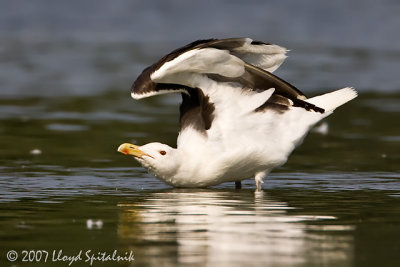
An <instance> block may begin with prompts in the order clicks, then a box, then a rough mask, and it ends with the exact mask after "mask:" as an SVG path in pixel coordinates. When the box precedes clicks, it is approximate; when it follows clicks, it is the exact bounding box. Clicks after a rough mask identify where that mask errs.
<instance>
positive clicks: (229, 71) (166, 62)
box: [131, 38, 303, 99]
mask: <svg viewBox="0 0 400 267" xmlns="http://www.w3.org/2000/svg"><path fill="white" fill-rule="evenodd" d="M286 52H287V50H286V49H285V48H282V47H280V46H277V45H272V44H267V43H263V42H258V41H253V40H251V39H249V38H230V39H222V40H218V39H209V40H199V41H195V42H193V43H190V44H188V45H186V46H184V47H181V48H178V49H176V50H174V51H172V52H171V53H169V54H168V55H166V56H164V57H163V58H161V59H160V60H159V61H158V62H156V63H155V64H153V65H152V66H150V67H148V68H146V69H145V70H144V71H143V73H142V74H141V75H140V76H139V77H138V78H137V80H136V81H135V82H134V84H133V85H132V88H131V93H132V97H133V98H135V99H139V98H144V97H148V96H152V95H156V94H162V93H170V92H177V91H178V92H186V90H185V87H182V86H179V85H185V86H189V87H193V85H192V84H190V83H189V82H190V81H191V79H187V76H188V75H189V74H216V75H220V76H221V77H226V78H239V77H241V76H242V75H245V76H247V78H246V79H245V80H247V81H248V82H250V81H251V78H252V77H253V76H256V77H260V76H263V75H262V73H258V75H254V74H253V72H254V71H253V72H252V71H251V70H248V69H249V68H248V66H246V67H245V64H246V63H247V64H249V65H252V66H255V67H257V68H260V70H264V71H265V72H264V74H265V77H264V78H261V79H265V80H271V81H273V80H276V77H275V76H273V75H269V74H270V72H273V71H274V70H276V69H277V68H278V67H279V66H280V65H281V64H282V62H283V61H284V60H285V58H286ZM178 74H179V75H178ZM184 74H186V75H184ZM245 80H243V81H245ZM258 80H259V79H258ZM278 80H280V79H278ZM270 84H271V83H270ZM272 84H274V83H272ZM247 85H249V86H247ZM245 86H246V87H251V84H246V85H245ZM285 87H286V91H292V94H293V95H294V96H299V95H303V94H302V93H301V92H300V91H298V90H297V89H295V88H294V87H293V86H291V85H289V84H285ZM269 88H270V87H269ZM269 88H266V89H269ZM289 88H290V89H289ZM257 89H258V90H260V89H263V88H257ZM277 91H279V89H277Z"/></svg>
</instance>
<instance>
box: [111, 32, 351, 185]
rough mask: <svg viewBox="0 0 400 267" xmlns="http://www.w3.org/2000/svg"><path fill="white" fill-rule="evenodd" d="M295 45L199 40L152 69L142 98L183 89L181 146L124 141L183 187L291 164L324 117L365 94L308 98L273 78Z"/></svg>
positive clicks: (127, 150)
mask: <svg viewBox="0 0 400 267" xmlns="http://www.w3.org/2000/svg"><path fill="white" fill-rule="evenodd" d="M286 52H287V50H286V49H285V48H282V47H280V46H277V45H273V44H267V43H263V42H259V41H253V40H251V39H249V38H231V39H221V40H219V39H209V40H199V41H195V42H193V43H190V44H188V45H186V46H184V47H182V48H179V49H177V50H175V51H173V52H171V53H170V54H168V55H166V56H164V57H163V58H161V59H160V60H159V61H158V62H157V63H155V64H153V65H151V66H150V67H148V68H146V69H145V70H144V71H143V72H142V74H141V75H140V76H139V77H138V78H137V80H136V81H135V82H134V84H133V86H132V89H131V93H132V97H133V98H135V99H140V98H144V97H149V96H153V95H158V94H164V93H174V92H179V93H181V95H182V104H181V106H180V128H181V129H180V133H179V136H178V140H177V148H172V147H170V146H167V145H164V144H160V143H150V144H147V145H144V146H140V147H138V146H136V145H132V144H128V143H125V144H122V145H121V146H120V147H119V148H118V151H120V152H122V153H124V154H128V155H133V156H134V157H135V158H136V159H137V160H138V161H139V162H140V163H141V164H142V165H143V166H144V167H146V168H147V169H148V170H149V171H150V172H151V173H153V174H154V175H155V176H157V177H158V178H160V179H161V180H163V181H165V182H167V183H168V184H171V185H173V186H176V187H207V186H212V185H217V184H220V183H223V182H229V181H235V182H239V181H241V180H243V179H248V178H251V177H255V181H256V185H257V190H260V189H261V184H262V182H263V179H264V178H265V177H266V175H267V174H268V173H269V172H270V171H271V170H272V169H273V168H275V167H278V166H281V165H282V164H284V163H285V162H286V160H287V158H288V156H289V154H290V153H291V152H292V151H293V149H294V148H295V147H296V146H298V145H299V144H300V143H301V142H302V140H303V139H304V137H305V135H306V134H307V132H308V131H309V130H310V128H311V127H312V126H314V125H315V124H316V123H317V122H319V121H320V120H322V119H323V118H325V117H326V116H328V115H330V114H331V113H332V112H333V110H334V109H335V108H337V107H339V106H341V105H342V104H344V103H346V102H348V101H350V100H351V99H353V98H355V97H356V96H357V93H356V91H355V90H354V89H352V88H349V87H347V88H343V89H340V90H337V91H334V92H331V93H328V94H324V95H321V96H317V97H313V98H307V97H306V96H305V95H304V94H303V93H302V92H300V91H299V90H298V89H297V88H295V87H294V86H292V85H290V84H289V83H287V82H285V81H284V80H282V79H280V78H278V77H277V76H275V75H273V74H272V72H273V71H274V70H276V69H277V68H278V67H279V66H280V65H281V64H282V62H283V61H284V60H285V58H286Z"/></svg>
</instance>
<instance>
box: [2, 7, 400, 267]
mask: <svg viewBox="0 0 400 267" xmlns="http://www.w3.org/2000/svg"><path fill="white" fill-rule="evenodd" d="M23 2H24V1H13V4H10V6H9V7H8V8H9V11H7V12H6V11H4V10H7V9H2V11H0V14H2V16H1V17H2V18H1V19H0V22H1V24H0V25H1V26H0V35H1V37H2V42H1V43H0V68H1V71H0V155H1V157H0V265H1V266H28V265H35V266H39V265H40V266H68V264H69V261H68V260H64V261H63V260H62V257H61V258H59V259H58V260H57V258H56V259H51V258H50V259H48V261H47V262H44V261H43V260H42V261H41V263H35V264H31V263H29V262H23V261H22V256H23V254H22V253H23V252H22V251H23V250H27V251H30V250H35V251H38V250H40V251H42V250H43V251H47V252H49V253H50V254H51V253H53V252H54V251H55V252H56V253H58V252H60V251H62V253H63V254H62V255H69V256H73V255H78V254H79V252H80V251H82V253H83V254H82V259H81V260H77V261H76V262H73V263H72V264H71V266H90V262H85V259H86V258H85V255H84V253H85V252H87V251H91V253H94V254H96V253H97V254H96V255H98V253H103V252H106V253H108V254H112V253H113V252H114V251H115V250H116V251H117V252H118V253H119V254H121V255H126V253H128V254H129V252H131V251H132V253H133V254H134V260H132V261H120V262H115V261H107V262H101V261H96V262H95V263H94V264H93V266H398V265H399V262H400V256H399V255H400V241H399V240H400V153H399V151H400V126H399V121H400V120H399V118H400V93H399V92H400V82H399V79H398V70H399V67H400V50H398V46H397V44H400V39H399V35H398V34H394V33H397V32H396V31H397V30H398V25H399V24H398V23H397V22H398V12H397V11H398V9H399V5H398V4H397V3H394V2H391V1H389V0H388V1H383V2H384V5H380V6H379V8H378V7H377V6H376V5H375V6H374V4H373V3H372V2H373V1H366V2H368V3H369V2H371V3H369V4H370V5H367V4H362V3H361V2H360V1H354V2H355V3H358V6H357V5H355V4H354V5H355V6H353V5H348V4H344V2H346V1H338V6H337V7H336V6H335V5H333V4H329V5H328V4H317V2H313V1H305V2H307V4H313V5H308V6H309V7H310V6H312V7H313V8H306V7H307V6H299V5H297V6H296V7H295V8H296V10H297V11H298V12H297V13H296V14H292V13H293V12H292V13H290V14H291V16H293V18H294V19H296V21H297V23H295V24H296V25H294V24H293V23H289V22H286V21H285V20H282V19H281V18H282V17H287V13H286V11H287V10H292V9H290V8H289V7H291V6H288V5H287V4H284V3H282V4H271V6H268V5H266V4H265V3H264V1H255V2H254V3H252V5H244V4H240V3H233V4H231V5H228V4H227V3H225V1H221V2H220V3H218V4H214V5H213V9H210V12H209V21H208V22H207V23H208V24H207V23H205V25H203V24H201V23H199V21H200V18H203V17H201V16H200V15H198V13H196V12H193V11H191V7H190V6H189V5H184V4H183V3H182V2H180V1H170V2H168V4H165V5H163V6H161V7H160V6H158V5H156V4H155V2H157V1H149V2H146V3H147V4H138V3H136V2H134V1H133V2H132V3H135V4H129V3H128V2H129V1H123V0H119V1H115V4H114V5H107V4H101V5H97V2H96V5H95V4H93V5H92V4H90V1H88V2H87V3H89V4H85V5H83V4H82V5H79V4H78V2H79V3H80V1H70V2H68V4H66V3H67V2H65V3H64V4H63V5H62V6H57V5H53V4H51V3H50V2H52V1H50V2H49V1H44V0H42V1H38V3H39V4H37V5H32V4H29V1H26V3H25V4H24V5H23V4H22V3H23ZM342 2H343V3H342ZM157 3H158V2H157ZM318 3H319V2H318ZM346 3H347V2H346ZM153 4H154V6H153ZM208 4H209V3H208ZM343 5H344V6H345V7H347V8H349V9H343V8H342V9H340V8H339V7H341V6H343ZM178 7H179V8H178ZM196 7H197V9H196V10H198V12H205V11H206V10H205V9H206V8H205V7H200V6H199V5H196ZM267 7H268V8H267ZM355 7H357V10H358V11H359V12H358V13H357V12H356V13H352V14H351V16H350V15H349V14H347V12H345V11H344V10H352V8H355ZM225 9H226V10H227V11H230V12H222V13H224V15H221V16H222V17H219V16H217V14H218V12H217V11H215V10H225ZM182 10H184V11H186V13H185V15H184V16H183V17H181V16H178V15H179V14H180V12H178V11H182ZM263 10H264V11H263ZM326 10H330V12H333V13H329V14H331V15H330V16H331V17H330V16H328V15H326V16H325V17H324V16H322V15H321V12H322V13H323V12H324V11H326ZM72 11H76V12H72ZM89 11H90V12H89ZM164 11H168V12H169V13H168V14H170V16H166V15H165V14H166V13H165V12H164ZM190 12H192V13H190ZM241 12H249V14H250V13H251V14H252V16H249V17H248V21H247V22H248V24H243V23H240V22H241V21H237V20H236V18H239V17H241V16H239V14H241ZM68 14H69V15H68ZM86 14H88V15H87V16H86ZM266 14H267V15H268V16H267V15H266ZM326 14H328V13H326ZM332 14H333V15H335V16H333V15H332ZM394 14H395V15H394ZM191 15H192V17H193V18H189V17H191ZM264 15H265V16H264ZM378 15H379V18H380V19H373V18H377V17H376V16H378ZM321 16H322V17H324V19H323V20H322V19H321ZM178 18H181V19H185V20H187V23H184V24H185V25H186V26H187V27H185V29H182V30H179V25H181V24H182V23H181V22H179V21H178ZM325 18H328V19H326V20H325ZM329 18H330V19H329ZM366 18H369V19H368V20H367V19H366ZM131 20H132V21H131ZM329 21H330V22H329ZM372 21H373V23H372ZM319 22H321V23H320V24H319ZM349 22H352V23H349ZM346 23H348V25H349V26H348V27H345V26H344V25H342V24H346ZM357 23H358V24H357ZM196 25H197V26H198V28H196V30H197V31H194V30H193V28H195V26H196ZM199 25H202V26H199ZM243 25H247V26H243ZM257 25H265V26H267V25H270V26H271V25H273V26H274V27H272V26H271V27H270V28H273V29H270V30H268V29H266V27H263V28H262V29H260V28H258V27H256V26H257ZM346 25H347V24H346ZM364 26H365V27H367V28H368V29H369V31H368V32H365V31H364V30H365V28H364ZM160 27H161V28H160ZM374 27H375V28H374ZM171 29H173V30H174V31H171ZM382 29H385V30H382ZM394 29H396V31H394ZM168 30H169V31H170V33H172V32H173V33H174V34H171V36H169V35H168V34H167V33H168ZM175 31H176V32H175ZM285 33H287V34H285ZM196 34H197V35H196ZM209 34H212V35H214V36H217V37H218V36H240V35H249V36H255V37H257V38H258V39H261V40H265V41H270V42H275V40H276V41H277V42H281V43H283V45H285V46H288V48H290V49H293V51H292V52H290V57H289V58H288V59H287V61H286V63H284V65H283V66H282V67H281V69H280V70H279V71H278V72H277V74H278V75H280V76H281V77H283V78H284V79H287V80H288V81H290V82H292V83H294V84H295V85H296V86H297V87H299V88H300V89H301V90H302V91H304V92H305V93H306V95H309V96H312V95H315V94H318V93H321V92H326V91H329V90H333V89H337V88H340V87H344V86H354V87H356V88H357V90H358V91H359V93H360V96H359V97H358V98H357V99H356V100H354V101H352V102H350V103H348V104H346V105H345V106H343V107H342V108H340V109H338V110H337V111H336V112H335V113H334V114H333V115H332V116H331V117H329V118H328V119H327V120H326V121H325V123H324V124H323V125H321V126H320V127H318V128H316V129H315V130H314V131H313V132H311V133H310V134H309V136H308V137H307V139H306V140H305V142H304V143H303V145H302V146H301V147H299V148H298V149H297V150H296V151H295V152H294V153H293V154H292V156H291V157H290V159H289V161H288V162H287V164H286V165H284V166H283V167H281V168H279V169H276V170H275V171H273V172H272V173H271V174H270V175H269V177H268V178H267V179H266V181H265V183H264V185H263V186H264V191H263V192H261V193H255V192H254V188H255V185H254V181H253V180H246V181H244V183H243V189H241V190H235V189H234V184H233V183H227V184H221V185H219V186H216V187H212V188H207V189H190V190H187V189H174V188H172V187H170V186H167V185H165V184H164V183H163V182H161V181H159V180H157V179H156V178H154V177H153V176H151V175H150V174H147V173H146V171H145V170H144V169H143V168H141V167H140V166H139V165H138V164H137V163H136V162H135V161H134V160H133V159H131V158H129V157H125V156H123V155H121V154H119V153H118V152H117V151H116V149H117V147H118V146H119V145H120V144H121V143H124V142H133V143H137V144H144V143H147V142H151V141H160V142H163V143H167V144H169V145H171V146H174V145H175V142H176V136H177V132H178V115H179V114H178V104H179V101H180V99H179V96H168V95H165V96H160V97H154V98H152V99H144V100H141V101H134V100H133V99H131V98H130V97H129V87H130V85H131V83H132V82H133V80H134V79H135V77H136V76H137V75H138V74H139V73H140V71H141V70H142V69H143V68H144V67H145V66H147V65H149V64H151V63H153V62H154V61H155V60H156V59H157V58H159V57H160V56H161V55H162V54H165V53H166V52H168V51H169V50H171V49H173V48H175V47H176V46H179V45H183V44H185V43H186V42H187V40H189V41H191V40H192V39H196V38H197V37H198V38H201V37H210V36H209ZM353 37H354V38H353ZM389 37H390V38H389ZM385 38H386V39H385ZM183 40H184V41H183ZM335 40H343V43H340V42H335ZM385 44H387V46H385ZM10 250H15V251H16V252H17V253H18V254H19V258H18V259H17V260H16V261H15V262H10V261H8V260H7V258H6V255H7V252H8V251H10ZM50 256H52V255H50Z"/></svg>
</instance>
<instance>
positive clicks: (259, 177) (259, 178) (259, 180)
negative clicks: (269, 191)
mask: <svg viewBox="0 0 400 267" xmlns="http://www.w3.org/2000/svg"><path fill="white" fill-rule="evenodd" d="M266 176H267V172H266V171H264V172H257V173H256V174H255V175H254V180H255V181H256V192H261V190H262V184H263V183H264V181H263V180H264V178H265V177H266Z"/></svg>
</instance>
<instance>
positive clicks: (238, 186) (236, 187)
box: [235, 181, 242, 189]
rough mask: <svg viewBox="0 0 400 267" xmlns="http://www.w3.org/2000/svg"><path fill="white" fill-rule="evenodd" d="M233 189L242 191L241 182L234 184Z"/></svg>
mask: <svg viewBox="0 0 400 267" xmlns="http://www.w3.org/2000/svg"><path fill="white" fill-rule="evenodd" d="M235 189H242V181H236V182H235Z"/></svg>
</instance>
